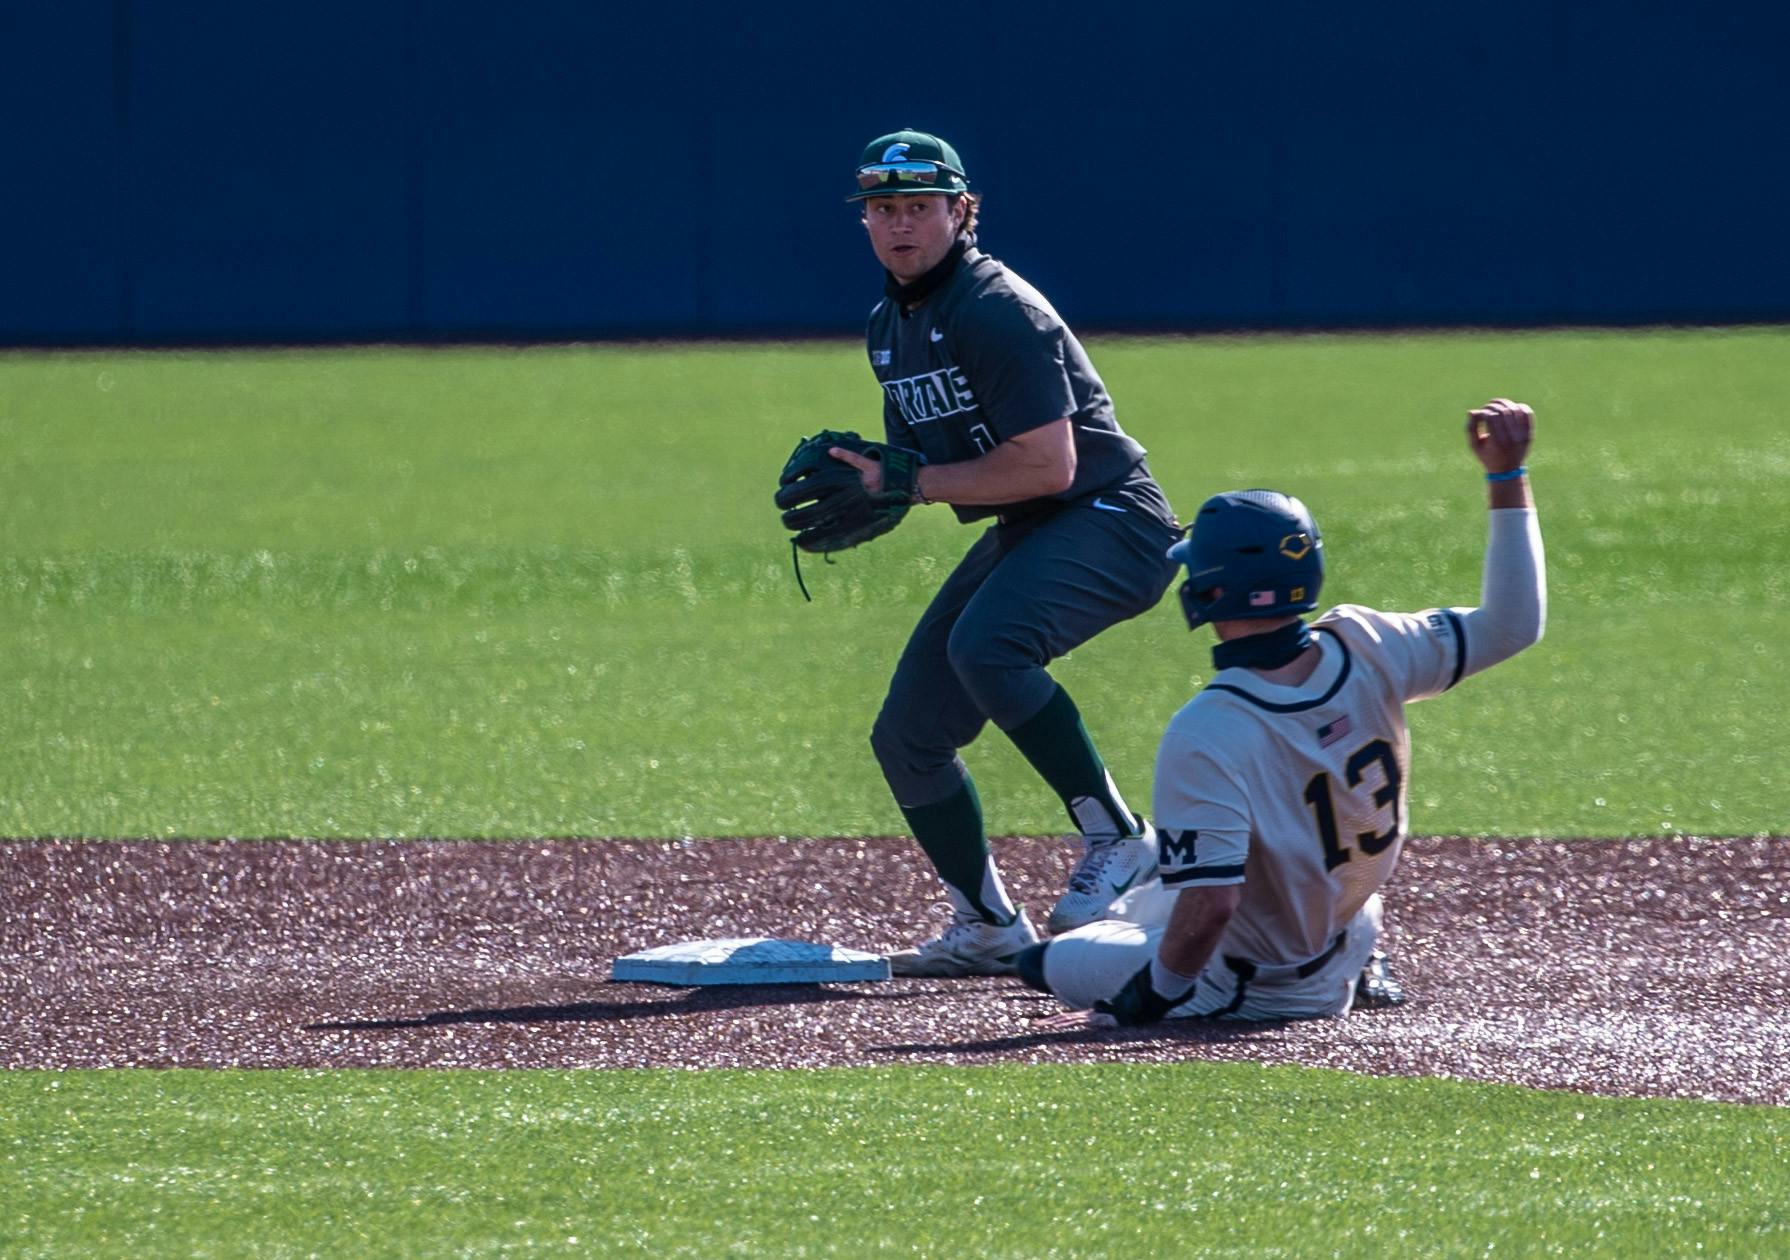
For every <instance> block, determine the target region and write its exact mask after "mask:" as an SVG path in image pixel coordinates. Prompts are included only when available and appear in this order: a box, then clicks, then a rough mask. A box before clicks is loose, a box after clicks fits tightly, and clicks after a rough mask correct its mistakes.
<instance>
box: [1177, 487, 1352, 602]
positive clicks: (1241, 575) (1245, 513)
mask: <svg viewBox="0 0 1790 1260" xmlns="http://www.w3.org/2000/svg"><path fill="white" fill-rule="evenodd" d="M1168 558H1169V559H1170V560H1173V561H1174V562H1175V563H1176V564H1184V565H1186V566H1187V580H1186V581H1185V582H1183V583H1182V584H1181V611H1183V612H1184V613H1186V614H1187V625H1188V628H1189V629H1192V630H1197V629H1199V628H1200V627H1201V626H1203V625H1205V624H1206V623H1207V622H1208V621H1230V620H1232V619H1234V618H1243V617H1285V616H1287V615H1289V614H1291V613H1302V612H1310V611H1311V610H1312V609H1314V608H1316V607H1317V606H1318V591H1319V589H1321V588H1322V587H1323V585H1324V539H1323V538H1322V536H1320V535H1319V533H1318V525H1317V522H1316V521H1314V520H1312V519H1311V513H1310V512H1308V511H1306V510H1305V504H1303V503H1301V502H1299V500H1297V499H1295V498H1294V497H1293V496H1292V495H1290V494H1281V493H1280V492H1279V491H1278V490H1232V491H1230V492H1229V493H1228V494H1215V495H1213V496H1212V497H1211V498H1210V499H1207V500H1206V501H1205V502H1204V503H1202V504H1200V510H1199V513H1198V514H1197V515H1196V516H1195V517H1194V518H1193V524H1192V525H1190V526H1188V529H1187V537H1186V538H1185V539H1183V540H1182V541H1181V542H1178V543H1176V544H1175V545H1174V546H1173V547H1170V548H1169V552H1168Z"/></svg>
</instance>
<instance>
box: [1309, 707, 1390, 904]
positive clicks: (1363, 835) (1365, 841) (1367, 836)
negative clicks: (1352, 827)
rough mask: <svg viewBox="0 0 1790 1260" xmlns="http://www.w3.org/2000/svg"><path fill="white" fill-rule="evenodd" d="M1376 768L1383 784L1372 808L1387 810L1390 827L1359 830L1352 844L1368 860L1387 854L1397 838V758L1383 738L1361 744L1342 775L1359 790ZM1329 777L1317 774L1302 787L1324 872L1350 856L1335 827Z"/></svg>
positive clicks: (1333, 801) (1334, 867)
mask: <svg viewBox="0 0 1790 1260" xmlns="http://www.w3.org/2000/svg"><path fill="white" fill-rule="evenodd" d="M1376 765H1377V766H1379V767H1380V773H1381V774H1382V775H1383V776H1384V778H1385V780H1386V781H1385V782H1384V783H1383V784H1381V785H1380V786H1379V787H1378V788H1377V789H1375V791H1374V798H1373V799H1374V805H1375V806H1377V807H1378V808H1380V809H1387V808H1390V809H1391V811H1392V825H1391V826H1390V827H1388V828H1386V830H1385V831H1381V832H1373V831H1358V832H1356V833H1355V843H1356V844H1357V845H1359V846H1360V848H1361V851H1362V852H1363V853H1365V854H1367V855H1368V856H1369V857H1376V856H1378V855H1379V854H1381V853H1384V852H1385V851H1386V848H1387V846H1388V845H1390V844H1391V843H1392V842H1393V841H1394V840H1396V839H1398V832H1399V817H1398V791H1399V783H1400V778H1401V776H1400V774H1399V771H1398V758H1397V757H1395V756H1394V755H1393V752H1392V745H1391V744H1389V743H1387V742H1386V741H1385V740H1383V739H1376V740H1374V741H1372V742H1371V743H1367V744H1363V745H1362V746H1361V747H1360V748H1357V749H1356V750H1355V751H1354V753H1353V754H1352V755H1351V756H1350V757H1349V763H1348V766H1347V769H1346V771H1345V773H1344V777H1345V778H1347V779H1348V781H1349V786H1350V787H1360V786H1361V781H1362V779H1363V778H1364V777H1365V776H1366V774H1367V771H1368V769H1369V768H1370V767H1372V766H1376ZM1330 791H1331V789H1330V776H1329V775H1328V774H1327V773H1325V772H1324V771H1321V770H1320V771H1319V772H1318V773H1317V774H1314V775H1312V776H1311V779H1310V781H1308V782H1307V783H1306V785H1305V803H1306V805H1308V806H1309V807H1310V808H1311V812H1312V820H1313V821H1314V822H1315V823H1316V824H1317V828H1318V843H1319V844H1321V845H1323V846H1324V869H1325V870H1326V871H1334V870H1335V869H1336V868H1337V867H1339V866H1341V865H1342V864H1343V863H1344V862H1347V861H1348V860H1349V858H1350V857H1351V856H1352V855H1351V853H1350V851H1349V849H1348V848H1347V847H1345V846H1344V845H1343V843H1342V837H1341V835H1340V834H1339V833H1338V828H1337V825H1336V802H1335V800H1334V799H1333V798H1332V797H1331V795H1330Z"/></svg>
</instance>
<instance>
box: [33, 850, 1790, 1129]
mask: <svg viewBox="0 0 1790 1260" xmlns="http://www.w3.org/2000/svg"><path fill="white" fill-rule="evenodd" d="M996 850H997V853H998V854H999V857H1000V860H1001V863H1002V865H1003V869H1004V870H1005V871H1006V873H1007V876H1008V883H1009V886H1010V887H1011V888H1012V889H1013V891H1014V893H1015V895H1016V897H1017V898H1018V899H1019V900H1021V901H1022V902H1029V903H1030V904H1032V905H1034V906H1039V907H1042V906H1046V905H1048V904H1049V902H1050V901H1051V900H1052V899H1054V897H1055V895H1056V893H1057V891H1059V889H1060V887H1061V884H1062V881H1063V879H1064V877H1065V875H1066V874H1067V871H1068V869H1069V865H1070V860H1071V857H1072V853H1071V850H1070V849H1069V848H1068V846H1066V845H1064V844H1062V843H1061V842H1059V841H1055V840H1048V839H1045V840H1040V839H1021V838H1006V839H1001V840H997V841H996ZM937 900H938V899H937V897H936V896H935V892H934V884H933V879H932V876H931V873H930V871H929V869H928V868H927V867H926V865H925V862H924V860H923V859H922V858H921V857H920V856H919V853H918V851H917V850H916V849H915V847H914V846H913V844H912V842H911V841H907V840H902V839H870V840H794V839H766V840H724V841H705V840H697V841H683V842H644V841H619V840H602V841H512V842H503V843H498V842H481V841H428V842H399V841H381V842H350V841H328V842H310V841H306V842H298V841H185V842H174V843H161V842H98V841H11V842H6V843H4V844H0V1000H3V1001H4V1007H5V1012H6V1018H5V1020H4V1021H3V1022H0V1067H6V1068H82V1067H122V1066H139V1067H348V1066H359V1067H600V1068H619V1067H685V1068H708V1067H755V1068H756V1067H821V1066H844V1065H863V1064H884V1065H887V1064H900V1063H954V1064H983V1063H996V1062H1014V1061H1023V1062H1086V1061H1125V1062H1142V1061H1149V1062H1163V1061H1176V1060H1195V1059H1234V1060H1235V1059H1241V1060H1254V1061H1258V1062H1262V1063H1297V1064H1305V1065H1309V1066H1314V1067H1330V1068H1342V1069H1346V1070H1350V1071H1356V1072H1364V1073H1374V1074H1381V1075H1392V1074H1407V1075H1415V1074H1430V1075H1446V1076H1455V1077H1462V1078H1469V1079H1474V1080H1481V1081H1496V1082H1503V1083H1508V1084H1516V1085H1531V1086H1540V1087H1544V1088H1553V1089H1569V1090H1581V1091H1587V1092H1596V1093H1609V1094H1627V1095H1647V1096H1672V1097H1688V1098H1707V1099H1721V1100H1727V1101H1736V1102H1754V1103H1771V1104H1777V1105H1786V1104H1790V969H1787V968H1786V963H1785V959H1786V958H1790V842H1786V841H1785V840H1783V839H1773V838H1755V839H1743V840H1716V839H1698V838H1671V839H1651V840H1633V841H1590V840H1581V841H1511V840H1496V841H1493V840H1470V839H1458V838H1416V839H1413V840H1412V841H1411V843H1410V845H1409V847H1408V848H1407V850H1406V856H1405V858H1404V861H1403V863H1402V864H1401V866H1400V869H1399V873H1398V875H1397V877H1396V878H1395V880H1394V883H1393V885H1392V887H1391V888H1389V889H1388V895H1387V906H1388V911H1387V921H1388V927H1389V939H1390V947H1391V949H1392V952H1393V955H1394V958H1395V960H1396V963H1397V965H1398V969H1399V974H1400V976H1401V978H1402V979H1403V980H1404V982H1405V986H1406V989H1407V991H1408V992H1409V993H1410V995H1411V998H1412V1001H1411V1002H1410V1003H1409V1004H1407V1005H1406V1006H1403V1007H1400V1008H1397V1009H1393V1010H1383V1011H1373V1012H1357V1013H1356V1014H1355V1015H1353V1016H1351V1017H1350V1018H1348V1019H1346V1020H1339V1021H1309V1022H1304V1023H1290V1024H1271V1025H1265V1024H1201V1023H1191V1022H1184V1023H1178V1024H1171V1025H1165V1026H1162V1027H1160V1028H1156V1029H1150V1030H1141V1031H1124V1030H1121V1031H1117V1032H1113V1033H1105V1034H1079V1035H1073V1036H1068V1037H1061V1036H1048V1035H1044V1034H1041V1033H1039V1032H1038V1031H1037V1029H1036V1027H1035V1025H1036V1021H1037V1020H1038V1019H1039V1018H1040V1017H1042V1016H1044V1015H1047V1014H1050V1013H1052V1012H1053V1011H1054V1010H1056V1009H1058V1008H1057V1005H1056V1003H1055V1002H1053V1001H1052V1000H1051V999H1049V998H1046V997H1044V996H1043V995H1040V994H1036V993H1032V992H1030V991H1028V990H1026V989H1024V988H1023V987H1021V986H1020V985H1019V984H1018V982H1017V981H1011V980H993V979H989V980H958V981H944V980H908V981H893V982H888V983H882V984H851V985H827V986H816V985H809V986H764V987H744V988H725V989H701V990H691V989H674V988H664V987H659V986H652V985H626V984H613V983H610V982H609V981H608V975H609V967H610V964H611V962H612V961H613V960H614V958H615V957H616V956H617V955H619V954H622V953H627V952H629V951H631V950H634V949H638V948H642V947H645V946H650V945H658V944H665V943H669V942H672V941H680V940H694V939H702V938H707V937H725V936H757V935H765V936H790V937H802V938H807V939H812V940H821V941H828V942H832V943H837V944H844V945H851V946H855V947H863V948H893V947H897V946H900V945H904V944H908V943H911V942H912V941H914V940H916V939H919V938H920V937H923V936H926V935H930V934H932V933H933V932H934V931H936V930H937V928H938V926H939V922H940V921H939V918H938V917H937V916H939V915H940V914H942V911H939V910H938V909H937V908H936V907H937Z"/></svg>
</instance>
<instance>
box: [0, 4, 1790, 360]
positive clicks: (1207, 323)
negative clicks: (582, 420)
mask: <svg viewBox="0 0 1790 1260" xmlns="http://www.w3.org/2000/svg"><path fill="white" fill-rule="evenodd" d="M1786 48H1790V9H1787V8H1786V7H1785V6H1781V5H1767V4H1765V3H1762V2H1754V3H1746V4H1736V3H1721V2H1719V0H1717V2H1715V3H1702V4H1688V3H1682V2H1678V3H1658V2H1655V3H1647V2H1644V0H1636V2H1631V3H1616V2H1614V0H1587V2H1585V3H1573V2H1571V0H1509V2H1508V3H1505V4H1500V5H1496V6H1492V5H1473V6H1464V5H1437V4H1435V3H1433V0H1427V2H1424V3H1416V2H1412V0H1390V2H1388V3H1382V4H1378V5H1373V6H1339V5H1334V4H1319V3H1290V2H1274V0H1268V2H1266V3H1260V4H1253V5H1235V4H1227V5H1218V4H1204V3H1196V4H1179V5H1167V4H1163V5H1132V4H1124V3H1116V4H1092V3H1083V4H1068V3H1054V2H1051V0H1039V2H1030V3H1025V2H1021V0H980V2H971V3H962V4H958V5H955V6H935V7H933V8H930V9H922V10H900V11H897V10H890V9H888V8H886V7H878V6H867V5H840V4H836V3H822V2H819V0H799V2H796V3H789V4H768V5H750V4H723V3H704V2H702V0H659V2H657V3H653V4H649V5H638V4H628V5H617V4H606V3H574V2H572V0H533V2H531V0H518V3H515V4H511V5H493V4H486V3H481V4H469V3H458V2H443V3H425V2H424V0H408V2H406V0H309V2H308V3H306V4H303V5H261V4H243V3H241V2H240V0H228V2H226V0H160V2H151V0H57V2H56V3H54V4H50V3H43V2H42V0H0V120H3V130H0V175H3V178H4V195H3V196H0V343H4V344H13V345H43V344H69V343H90V342H91V343H113V342H118V343H150V344H153V343H169V342H206V341H305V340H342V339H382V338H391V339H423V340H427V339H436V338H478V337H497V338H547V339H554V338H571V337H585V336H599V337H615V336H621V337H626V336H660V335H703V334H732V333H742V332H745V333H749V332H753V331H766V332H769V331H814V332H846V331H852V330H855V329H857V328H859V327H860V326H861V323H862V318H863V314H864V312H865V310H866V309H867V308H868V306H869V304H870V302H871V301H872V300H874V297H875V296H876V293H877V290H878V285H879V281H880V277H879V273H878V271H877V269H876V267H875V264H874V261H873V260H872V259H871V257H870V255H869V251H868V249H867V248H866V246H865V244H864V241H863V238H862V235H861V231H860V229H858V228H857V226H856V225H855V222H854V215H853V211H852V210H851V208H850V207H848V206H847V205H846V204H845V203H844V202H843V201H842V197H843V195H844V193H845V192H846V191H847V189H848V186H849V173H850V168H851V166H852V164H853V162H854V160H855V158H856V156H857V153H858V151H859V148H860V146H861V145H862V144H863V142H864V141H865V140H867V139H868V138H869V137H870V136H872V135H875V134H877V133H879V132H881V131H884V130H892V129H894V128H896V127H899V126H902V125H913V126H919V127H923V128H928V129H933V130H938V131H940V132H942V133H944V134H946V135H947V136H949V137H950V138H951V139H953V140H954V141H955V142H956V144H957V146H958V148H959V150H960V152H961V153H962V154H963V156H964V159H965V162H966V164H967V165H968V166H969V168H970V171H971V174H972V176H973V178H974V181H975V183H976V186H977V187H979V188H980V189H981V190H982V191H983V192H984V193H985V194H986V196H987V206H986V209H985V212H984V229H983V234H982V239H983V243H984V245H985V246H986V247H987V248H988V249H989V250H990V251H991V252H993V253H995V254H996V255H997V256H1000V257H1002V258H1005V259H1006V260H1008V261H1009V262H1011V263H1012V264H1014V265H1015V266H1016V267H1017V268H1018V269H1019V270H1020V271H1022V272H1023V273H1025V274H1026V275H1028V276H1029V277H1031V278H1032V279H1033V280H1034V281H1036V282H1037V283H1038V284H1039V285H1040V286H1041V287H1042V288H1044V290H1045V291H1046V292H1047V293H1049V294H1050V295H1051V296H1052V298H1053V299H1054V300H1055V301H1056V303H1057V305H1058V306H1059V307H1060V308H1061V309H1062V310H1063V312H1064V313H1065V315H1067V316H1068V317H1069V318H1070V319H1071V320H1072V321H1073V322H1075V323H1076V324H1078V325H1081V326H1087V327H1106V328H1146V329H1148V328H1213V327H1311V326H1339V325H1359V326H1372V325H1387V324H1409V323H1424V324H1429V323H1440V324H1448V323H1469V324H1500V323H1511V324H1525V323H1563V322H1590V323H1604V322H1615V323H1622V322H1645V321H1744V320H1783V319H1787V318H1790V248H1786V245H1785V236H1786V231H1785V226H1786V207H1787V206H1790V163H1787V162H1786V160H1785V155H1786V134H1787V131H1790V70H1787V69H1786V66H1787V65H1790V61H1787V60H1786V52H1785V50H1786Z"/></svg>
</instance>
